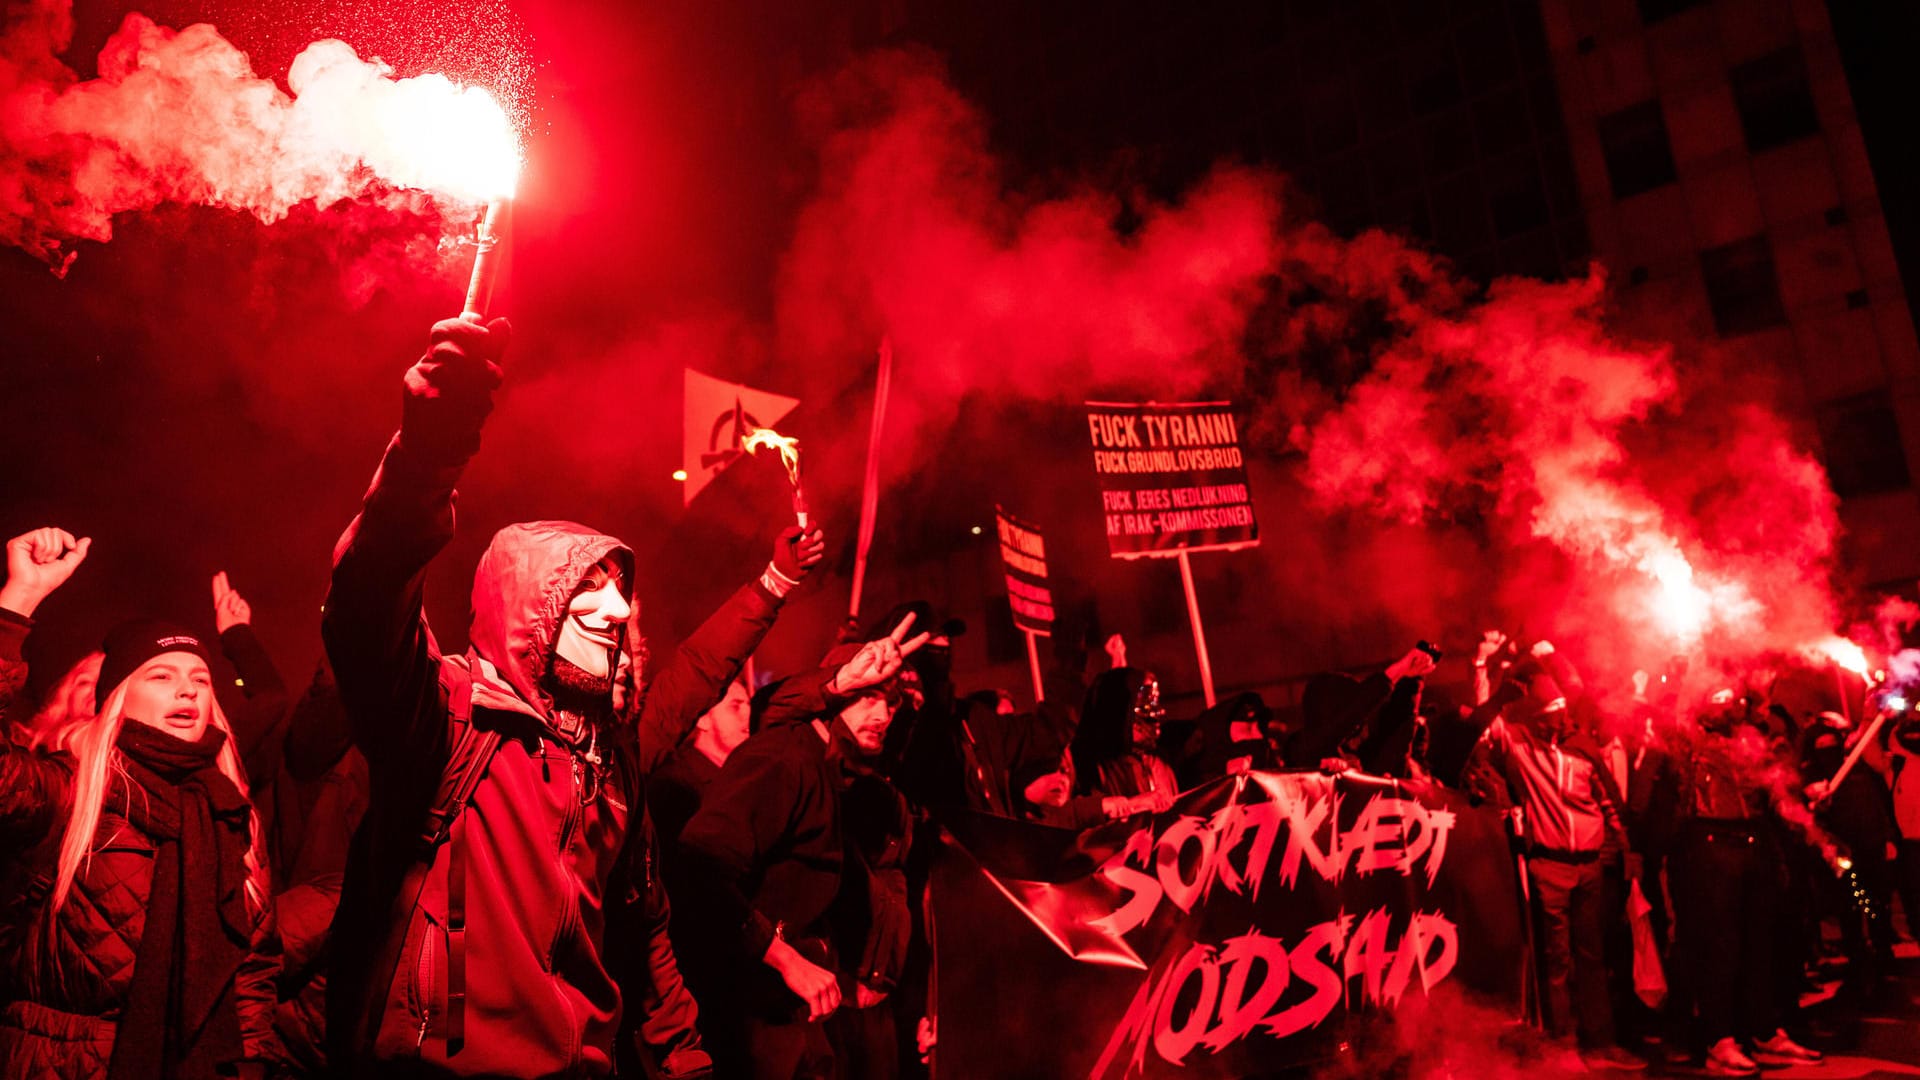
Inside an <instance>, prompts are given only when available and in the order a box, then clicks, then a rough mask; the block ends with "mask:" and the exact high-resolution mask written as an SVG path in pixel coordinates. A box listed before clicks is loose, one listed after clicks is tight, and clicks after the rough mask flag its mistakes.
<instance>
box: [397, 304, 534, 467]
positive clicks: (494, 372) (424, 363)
mask: <svg viewBox="0 0 1920 1080" xmlns="http://www.w3.org/2000/svg"><path fill="white" fill-rule="evenodd" d="M512 336H513V327H512V326H511V325H509V324H508V322H507V320H505V319H495V320H493V321H492V322H490V323H488V324H486V325H485V326H481V325H480V324H478V323H472V322H468V321H466V320H465V319H442V320H440V321H439V322H437V323H434V324H433V334H432V338H431V343H430V344H429V345H428V346H427V354H426V355H425V356H422V357H421V358H420V361H419V362H418V363H416V364H414V365H413V366H412V367H411V368H408V369H407V378H406V388H407V393H406V398H405V399H404V403H403V405H402V407H401V412H400V441H401V443H402V445H404V446H406V447H407V449H409V450H411V451H413V452H415V453H418V454H421V455H423V456H425V457H427V458H428V459H429V460H431V461H432V462H434V463H435V464H446V465H459V464H463V463H465V461H466V460H467V459H468V458H470V457H472V456H473V452H474V451H475V450H478V449H479V448H480V427H481V425H482V424H484V423H485V422H486V419H487V414H488V413H489V412H491V411H493V392H494V391H495V390H497V389H499V387H500V380H501V378H502V377H503V375H504V371H503V369H502V367H501V360H502V359H503V358H504V357H505V355H506V351H507V343H508V341H509V340H510V339H511V338H512Z"/></svg>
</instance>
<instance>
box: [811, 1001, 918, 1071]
mask: <svg viewBox="0 0 1920 1080" xmlns="http://www.w3.org/2000/svg"><path fill="white" fill-rule="evenodd" d="M827 1035H828V1037H829V1039H830V1040H831V1041H832V1043H833V1051H834V1057H835V1058H836V1059H837V1060H838V1061H839V1063H840V1075H841V1076H842V1077H843V1078H845V1080H899V1076H900V1038H899V1034H898V1032H897V1031H896V1030H895V1025H894V1015H893V1000H892V999H891V998H889V999H887V1000H886V1001H883V1002H881V1003H880V1004H878V1005H875V1006H873V1007H872V1008H869V1009H857V1008H855V1007H854V1005H853V1001H852V1000H851V998H849V999H848V1000H846V1001H843V1002H841V1004H840V1008H838V1009H836V1010H835V1011H834V1014H833V1015H832V1016H830V1017H828V1018H827Z"/></svg>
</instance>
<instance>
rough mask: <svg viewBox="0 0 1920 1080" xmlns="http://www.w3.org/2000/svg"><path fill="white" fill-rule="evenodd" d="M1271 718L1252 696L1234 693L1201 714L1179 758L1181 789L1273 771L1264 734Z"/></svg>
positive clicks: (1255, 696)
mask: <svg viewBox="0 0 1920 1080" xmlns="http://www.w3.org/2000/svg"><path fill="white" fill-rule="evenodd" d="M1272 719H1273V710H1271V709H1269V708H1267V705H1266V702H1264V701H1261V700H1260V695H1259V694H1253V693H1246V694H1237V695H1235V696H1233V697H1230V698H1228V699H1227V700H1225V701H1222V702H1221V703H1219V704H1218V705H1215V706H1214V707H1213V708H1211V709H1208V710H1206V711H1205V712H1203V713H1201V714H1200V718H1199V720H1197V721H1196V722H1195V724H1194V732H1193V735H1192V737H1191V738H1190V739H1189V740H1188V746H1187V750H1186V752H1185V753H1184V754H1182V755H1180V762H1179V767H1178V769H1177V770H1176V771H1177V772H1178V773H1179V776H1180V786H1181V787H1183V788H1190V787H1198V786H1199V785H1201V784H1204V783H1206V782H1207V781H1209V780H1213V779H1217V778H1219V777H1222V776H1231V775H1234V774H1235V773H1243V772H1248V771H1250V770H1255V769H1272V768H1275V767H1276V762H1275V759H1274V754H1273V747H1271V746H1270V745H1268V743H1267V734H1266V732H1267V723H1268V721H1270V720H1272Z"/></svg>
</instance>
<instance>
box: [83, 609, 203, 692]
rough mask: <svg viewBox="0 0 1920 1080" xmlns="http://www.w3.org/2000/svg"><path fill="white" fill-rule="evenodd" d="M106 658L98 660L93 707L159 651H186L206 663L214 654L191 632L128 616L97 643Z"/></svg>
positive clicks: (175, 626) (172, 625)
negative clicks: (129, 618) (127, 618)
mask: <svg viewBox="0 0 1920 1080" xmlns="http://www.w3.org/2000/svg"><path fill="white" fill-rule="evenodd" d="M100 649H101V651H102V652H104V653H106V654H107V655H106V659H104V660H102V661H100V681H99V682H98V683H96V684H95V685H94V688H93V707H94V708H96V709H98V708H100V707H101V706H102V705H104V704H106V701H107V695H108V694H111V693H113V690H114V687H117V686H119V685H120V684H121V683H123V682H125V681H127V677H128V676H130V675H132V674H133V673H134V672H136V671H139V670H140V668H141V666H142V665H143V664H145V663H146V662H147V661H149V660H151V659H153V658H154V657H156V656H159V655H160V654H161V653H170V652H186V653H192V654H193V655H195V656H198V657H199V658H200V659H202V660H205V661H206V662H207V663H208V664H212V663H213V655H212V654H211V653H209V652H207V647H206V645H205V644H204V643H202V642H201V640H200V639H199V637H197V636H196V635H195V634H194V633H193V632H192V631H190V630H188V629H186V628H185V627H183V626H177V625H175V624H173V623H170V622H162V621H160V620H159V619H131V620H129V621H127V622H123V623H121V624H120V625H119V626H116V627H114V628H113V632H112V633H110V634H108V635H107V640H106V642H105V643H104V644H103V645H101V646H100Z"/></svg>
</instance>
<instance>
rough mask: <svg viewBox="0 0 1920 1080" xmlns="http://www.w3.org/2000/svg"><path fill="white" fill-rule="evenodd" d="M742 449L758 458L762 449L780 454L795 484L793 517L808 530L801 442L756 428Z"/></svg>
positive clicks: (788, 474)
mask: <svg viewBox="0 0 1920 1080" xmlns="http://www.w3.org/2000/svg"><path fill="white" fill-rule="evenodd" d="M740 448H741V449H743V450H745V451H746V452H747V453H749V454H754V455H756V456H757V455H758V454H759V453H760V451H761V450H762V449H773V450H777V451H779V452H780V464H782V465H784V466H786V468H787V479H788V480H790V481H792V482H793V516H794V518H795V519H797V520H798V521H799V522H800V527H801V528H802V529H804V528H806V527H807V496H806V492H805V490H804V489H802V488H801V486H800V440H799V439H796V438H794V437H792V436H790V435H782V434H780V433H779V432H777V431H775V430H773V429H772V428H754V429H753V430H752V431H749V432H747V433H746V435H744V436H742V437H741V439H740Z"/></svg>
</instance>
